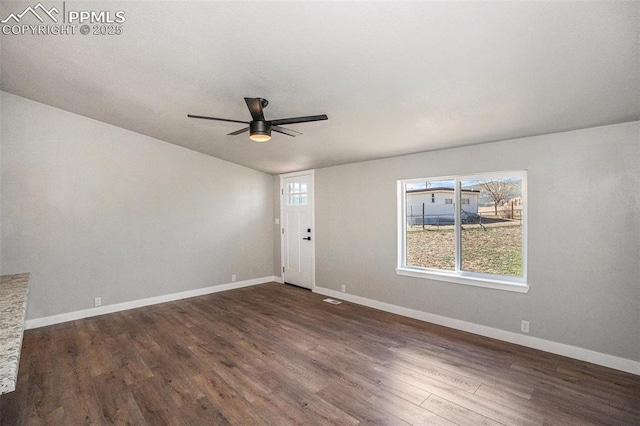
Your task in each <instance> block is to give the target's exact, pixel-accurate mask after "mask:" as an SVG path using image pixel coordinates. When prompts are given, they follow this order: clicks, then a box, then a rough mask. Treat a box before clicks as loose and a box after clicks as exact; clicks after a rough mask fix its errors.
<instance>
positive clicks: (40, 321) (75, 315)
mask: <svg viewBox="0 0 640 426" xmlns="http://www.w3.org/2000/svg"><path fill="white" fill-rule="evenodd" d="M278 279H280V277H275V276H270V277H262V278H254V279H251V280H245V281H237V282H233V283H227V284H220V285H214V286H211V287H204V288H197V289H195V290H188V291H182V292H180V293H172V294H165V295H162V296H155V297H149V298H147V299H140V300H132V301H130V302H122V303H116V304H114V305H104V306H100V307H98V308H90V309H84V310H82V311H75V312H67V313H64V314H59V315H52V316H49V317H42V318H35V319H31V320H27V321H26V327H25V329H27V330H29V329H32V328H39V327H45V326H47V325H53V324H59V323H62V322H67V321H75V320H78V319H82V318H89V317H95V316H98V315H104V314H110V313H113V312H120V311H126V310H128V309H135V308H141V307H143V306H149V305H157V304H158V303H165V302H172V301H174V300H180V299H188V298H189V297H196V296H202V295H205V294H211V293H218V292H220V291H226V290H233V289H236V288H242V287H249V286H252V285H258V284H264V283H269V282H273V281H278Z"/></svg>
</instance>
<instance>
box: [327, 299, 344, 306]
mask: <svg viewBox="0 0 640 426" xmlns="http://www.w3.org/2000/svg"><path fill="white" fill-rule="evenodd" d="M322 301H323V302H327V303H331V304H332V305H339V304H341V303H342V302H341V301H339V300H334V299H329V298H327V299H323V300H322Z"/></svg>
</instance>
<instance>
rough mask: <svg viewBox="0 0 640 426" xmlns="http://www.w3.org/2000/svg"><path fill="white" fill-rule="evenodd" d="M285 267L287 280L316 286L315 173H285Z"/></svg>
mask: <svg viewBox="0 0 640 426" xmlns="http://www.w3.org/2000/svg"><path fill="white" fill-rule="evenodd" d="M280 194H281V197H282V212H281V216H282V232H283V233H282V266H283V272H282V275H283V279H284V282H285V283H288V284H294V285H297V286H300V287H305V288H308V289H311V288H312V287H313V268H314V262H313V261H314V259H313V256H314V246H315V237H314V229H313V172H303V173H295V174H287V175H282V176H281V177H280Z"/></svg>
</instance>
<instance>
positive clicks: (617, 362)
mask: <svg viewBox="0 0 640 426" xmlns="http://www.w3.org/2000/svg"><path fill="white" fill-rule="evenodd" d="M313 291H314V292H315V293H319V294H322V295H325V296H329V297H331V298H334V299H342V300H346V301H348V302H352V303H356V304H358V305H364V306H368V307H370V308H374V309H379V310H381V311H385V312H390V313H392V314H398V315H402V316H405V317H409V318H413V319H417V320H420V321H425V322H430V323H433V324H438V325H442V326H445V327H449V328H454V329H456V330H461V331H466V332H469V333H473V334H478V335H480V336H485V337H491V338H493V339H497V340H502V341H504V342H509V343H515V344H517V345H521V346H526V347H529V348H533V349H539V350H541V351H545V352H550V353H553V354H557V355H562V356H566V357H569V358H573V359H578V360H581V361H587V362H591V363H593V364H598V365H601V366H604V367H609V368H613V369H616V370H620V371H625V372H627V373H631V374H637V375H640V362H638V361H633V360H631V359H626V358H620V357H616V356H613V355H607V354H603V353H600V352H596V351H592V350H589V349H583V348H578V347H576V346H570V345H566V344H564V343H557V342H552V341H549V340H544V339H540V338H537V337H532V336H525V335H522V334H518V333H513V332H511V331H505V330H500V329H498V328H493V327H487V326H484V325H478V324H474V323H470V322H466V321H461V320H457V319H454V318H448V317H443V316H440V315H435V314H430V313H427V312H423V311H418V310H416V309H410V308H405V307H402V306H397V305H392V304H390V303H385V302H379V301H377V300H372V299H367V298H366V297H361V296H355V295H353V294H348V293H341V292H339V291H336V290H331V289H328V288H324V287H315V288H314V289H313Z"/></svg>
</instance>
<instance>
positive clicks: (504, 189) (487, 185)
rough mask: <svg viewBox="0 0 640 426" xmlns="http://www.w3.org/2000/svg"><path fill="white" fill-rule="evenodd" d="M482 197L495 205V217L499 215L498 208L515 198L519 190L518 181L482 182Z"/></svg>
mask: <svg viewBox="0 0 640 426" xmlns="http://www.w3.org/2000/svg"><path fill="white" fill-rule="evenodd" d="M478 185H480V188H481V189H480V191H481V195H482V196H483V197H484V198H486V199H488V200H489V201H490V202H491V203H492V204H493V209H494V211H495V215H496V216H497V215H498V207H499V206H500V205H502V204H503V203H504V202H505V201H508V200H509V199H511V198H513V197H514V195H515V192H516V191H517V189H518V182H517V181H507V180H487V181H484V182H480V183H479V184H478Z"/></svg>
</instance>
